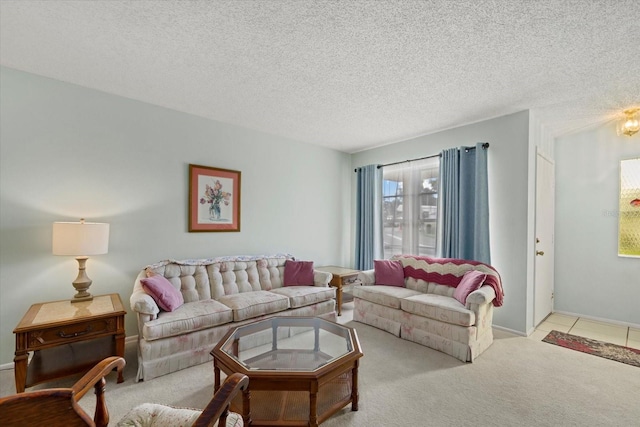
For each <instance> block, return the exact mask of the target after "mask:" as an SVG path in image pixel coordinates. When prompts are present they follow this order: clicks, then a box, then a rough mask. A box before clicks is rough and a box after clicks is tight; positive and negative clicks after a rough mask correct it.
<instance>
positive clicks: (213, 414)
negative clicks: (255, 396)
mask: <svg viewBox="0 0 640 427" xmlns="http://www.w3.org/2000/svg"><path fill="white" fill-rule="evenodd" d="M248 386H249V377H247V376H246V375H243V374H239V373H235V374H231V375H229V376H228V377H227V379H226V380H225V381H224V383H222V386H221V387H220V389H219V390H218V391H216V392H215V394H214V395H213V398H212V399H211V400H210V401H209V403H208V404H207V406H206V407H205V408H204V409H203V410H202V414H201V415H200V416H199V417H198V419H197V420H196V422H195V423H194V424H193V427H207V426H210V425H212V423H213V421H216V420H218V419H219V422H218V425H219V426H225V425H226V421H227V414H228V413H229V404H230V403H231V400H232V399H233V398H234V397H235V396H236V394H238V392H239V391H241V390H246V389H247V387H248Z"/></svg>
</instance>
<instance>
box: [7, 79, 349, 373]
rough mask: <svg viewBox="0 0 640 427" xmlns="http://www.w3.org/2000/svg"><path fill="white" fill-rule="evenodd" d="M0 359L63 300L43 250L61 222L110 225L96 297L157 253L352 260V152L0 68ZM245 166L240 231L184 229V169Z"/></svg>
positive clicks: (66, 276) (91, 266) (62, 267)
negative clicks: (27, 320)
mask: <svg viewBox="0 0 640 427" xmlns="http://www.w3.org/2000/svg"><path fill="white" fill-rule="evenodd" d="M0 72H1V74H0V77H1V80H0V88H1V90H0V108H1V110H0V113H1V114H0V120H1V123H0V132H1V133H0V233H1V234H0V236H1V237H0V325H1V326H2V328H1V329H0V364H4V363H9V362H11V361H12V360H13V351H14V337H13V333H12V331H13V328H14V327H15V326H16V325H17V324H18V322H19V320H20V318H21V317H22V316H23V314H24V313H25V312H26V310H27V308H28V307H29V306H30V305H31V304H33V303H36V302H41V301H51V300H59V299H66V298H70V297H71V296H73V294H74V289H73V287H72V285H71V282H72V281H73V280H74V279H75V276H76V274H77V263H76V261H75V260H74V259H73V258H72V257H58V256H53V255H52V254H51V227H52V226H51V224H52V222H54V221H59V220H78V219H79V218H80V217H84V218H86V219H87V220H91V221H103V222H108V223H110V224H111V236H110V245H109V253H108V254H106V255H100V256H94V257H92V258H91V259H90V260H89V261H88V264H87V271H88V274H89V276H90V277H91V279H93V285H92V287H91V292H92V293H93V294H104V293H112V292H117V293H119V294H120V296H121V298H122V299H123V301H124V302H125V306H126V308H127V310H128V311H129V314H127V317H126V333H127V335H135V334H136V333H137V330H136V322H135V318H134V317H133V315H132V314H131V310H129V307H128V306H129V304H128V298H129V296H130V294H131V288H132V284H133V280H134V278H135V276H136V274H137V273H138V271H139V270H140V269H141V268H143V267H144V266H146V265H147V264H149V263H153V262H156V261H159V260H163V259H166V258H175V259H181V258H189V257H213V256H219V255H237V254H262V253H275V252H289V253H292V254H294V255H296V256H297V257H299V258H301V259H308V260H313V261H314V262H316V264H317V265H320V264H338V265H341V264H345V263H347V262H348V261H349V257H350V254H349V245H350V237H349V235H350V233H351V229H350V223H349V221H350V217H349V215H345V214H344V212H349V209H350V200H351V195H350V194H349V189H350V184H351V181H350V180H351V174H352V172H351V171H350V167H351V164H350V156H349V155H347V154H345V153H341V152H338V151H334V150H329V149H324V148H320V147H317V146H313V145H308V144H303V143H300V142H295V141H290V140H285V139H283V138H279V137H275V136H271V135H267V134H264V133H260V132H255V131H251V130H247V129H242V128H239V127H235V126H230V125H225V124H221V123H218V122H215V121H211V120H206V119H203V118H200V117H195V116H192V115H188V114H183V113H179V112H176V111H172V110H168V109H164V108H161V107H156V106H152V105H148V104H144V103H141V102H137V101H132V100H129V99H125V98H121V97H117V96H112V95H108V94H105V93H102V92H98V91H94V90H89V89H85V88H82V87H79V86H74V85H70V84H66V83H62V82H59V81H55V80H51V79H46V78H42V77H39V76H35V75H32V74H28V73H23V72H20V71H16V70H12V69H7V68H1V69H0ZM190 163H193V164H202V165H208V166H215V167H222V168H226V169H234V170H239V171H241V172H242V191H241V195H242V224H241V225H242V228H241V231H240V232H239V233H189V232H187V192H188V188H187V187H188V165H189V164H190Z"/></svg>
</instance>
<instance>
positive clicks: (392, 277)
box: [373, 259, 404, 288]
mask: <svg viewBox="0 0 640 427" xmlns="http://www.w3.org/2000/svg"><path fill="white" fill-rule="evenodd" d="M373 269H374V272H375V275H376V285H388V286H401V287H403V288H404V268H403V267H402V262H400V260H397V259H396V260H387V259H384V260H373Z"/></svg>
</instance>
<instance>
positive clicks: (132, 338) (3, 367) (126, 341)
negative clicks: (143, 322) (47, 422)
mask: <svg viewBox="0 0 640 427" xmlns="http://www.w3.org/2000/svg"><path fill="white" fill-rule="evenodd" d="M137 341H138V336H137V335H131V336H128V337H125V339H124V345H127V344H131V343H132V342H137ZM29 360H31V354H29ZM9 369H13V362H10V363H3V364H2V365H0V371H6V370H9Z"/></svg>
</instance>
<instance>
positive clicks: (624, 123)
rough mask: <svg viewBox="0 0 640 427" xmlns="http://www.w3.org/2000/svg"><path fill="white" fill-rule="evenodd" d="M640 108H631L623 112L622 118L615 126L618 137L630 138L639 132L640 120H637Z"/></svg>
mask: <svg viewBox="0 0 640 427" xmlns="http://www.w3.org/2000/svg"><path fill="white" fill-rule="evenodd" d="M639 111H640V108H631V109H628V110H624V111H623V113H624V118H622V119H620V121H619V122H618V125H617V126H616V131H617V132H618V136H621V135H627V136H632V135H634V134H636V133H637V132H638V130H640V120H638V112H639Z"/></svg>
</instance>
